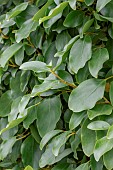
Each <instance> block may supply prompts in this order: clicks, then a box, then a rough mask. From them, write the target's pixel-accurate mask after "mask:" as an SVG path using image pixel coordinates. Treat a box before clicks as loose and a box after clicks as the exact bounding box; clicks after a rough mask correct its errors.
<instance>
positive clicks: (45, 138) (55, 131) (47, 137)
mask: <svg viewBox="0 0 113 170" xmlns="http://www.w3.org/2000/svg"><path fill="white" fill-rule="evenodd" d="M60 132H62V130H52V131H50V132H48V133H47V134H45V136H44V137H43V138H42V140H41V142H40V149H41V150H42V149H43V147H44V146H45V145H46V144H47V142H48V141H49V140H50V139H51V138H53V137H54V136H56V135H57V134H59V133H60Z"/></svg>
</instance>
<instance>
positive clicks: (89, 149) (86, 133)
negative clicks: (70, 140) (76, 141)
mask: <svg viewBox="0 0 113 170" xmlns="http://www.w3.org/2000/svg"><path fill="white" fill-rule="evenodd" d="M89 123H90V121H89V120H88V119H86V120H85V121H84V123H83V125H82V131H81V143H82V149H83V152H84V153H85V155H87V156H88V157H89V156H90V155H92V153H93V150H94V147H95V142H96V133H95V131H92V130H90V129H88V128H87V126H88V124H89ZM89 137H90V142H88V141H89Z"/></svg>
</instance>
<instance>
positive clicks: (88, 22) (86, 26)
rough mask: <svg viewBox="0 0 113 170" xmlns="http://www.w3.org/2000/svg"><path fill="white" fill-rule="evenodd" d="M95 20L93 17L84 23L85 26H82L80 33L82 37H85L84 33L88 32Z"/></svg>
mask: <svg viewBox="0 0 113 170" xmlns="http://www.w3.org/2000/svg"><path fill="white" fill-rule="evenodd" d="M93 22H94V18H93V19H91V20H88V21H87V22H86V23H85V24H84V26H83V28H82V32H81V34H80V37H81V38H83V34H84V33H86V32H87V31H88V30H89V28H90V27H91V25H92V24H93Z"/></svg>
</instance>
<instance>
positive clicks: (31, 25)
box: [15, 19, 38, 43]
mask: <svg viewBox="0 0 113 170" xmlns="http://www.w3.org/2000/svg"><path fill="white" fill-rule="evenodd" d="M37 26H38V24H37V23H36V22H34V21H33V20H32V19H29V20H27V21H25V22H24V23H23V24H22V25H21V27H20V29H19V30H17V32H16V33H15V39H16V42H17V43H19V42H20V41H21V40H22V39H25V38H27V37H28V36H29V34H30V33H31V32H32V31H35V30H36V28H37Z"/></svg>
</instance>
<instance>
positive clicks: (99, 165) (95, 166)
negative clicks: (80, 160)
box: [91, 155, 103, 170]
mask: <svg viewBox="0 0 113 170" xmlns="http://www.w3.org/2000/svg"><path fill="white" fill-rule="evenodd" d="M91 170H103V161H102V160H100V161H98V162H96V161H95V158H94V156H93V155H92V156H91Z"/></svg>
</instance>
